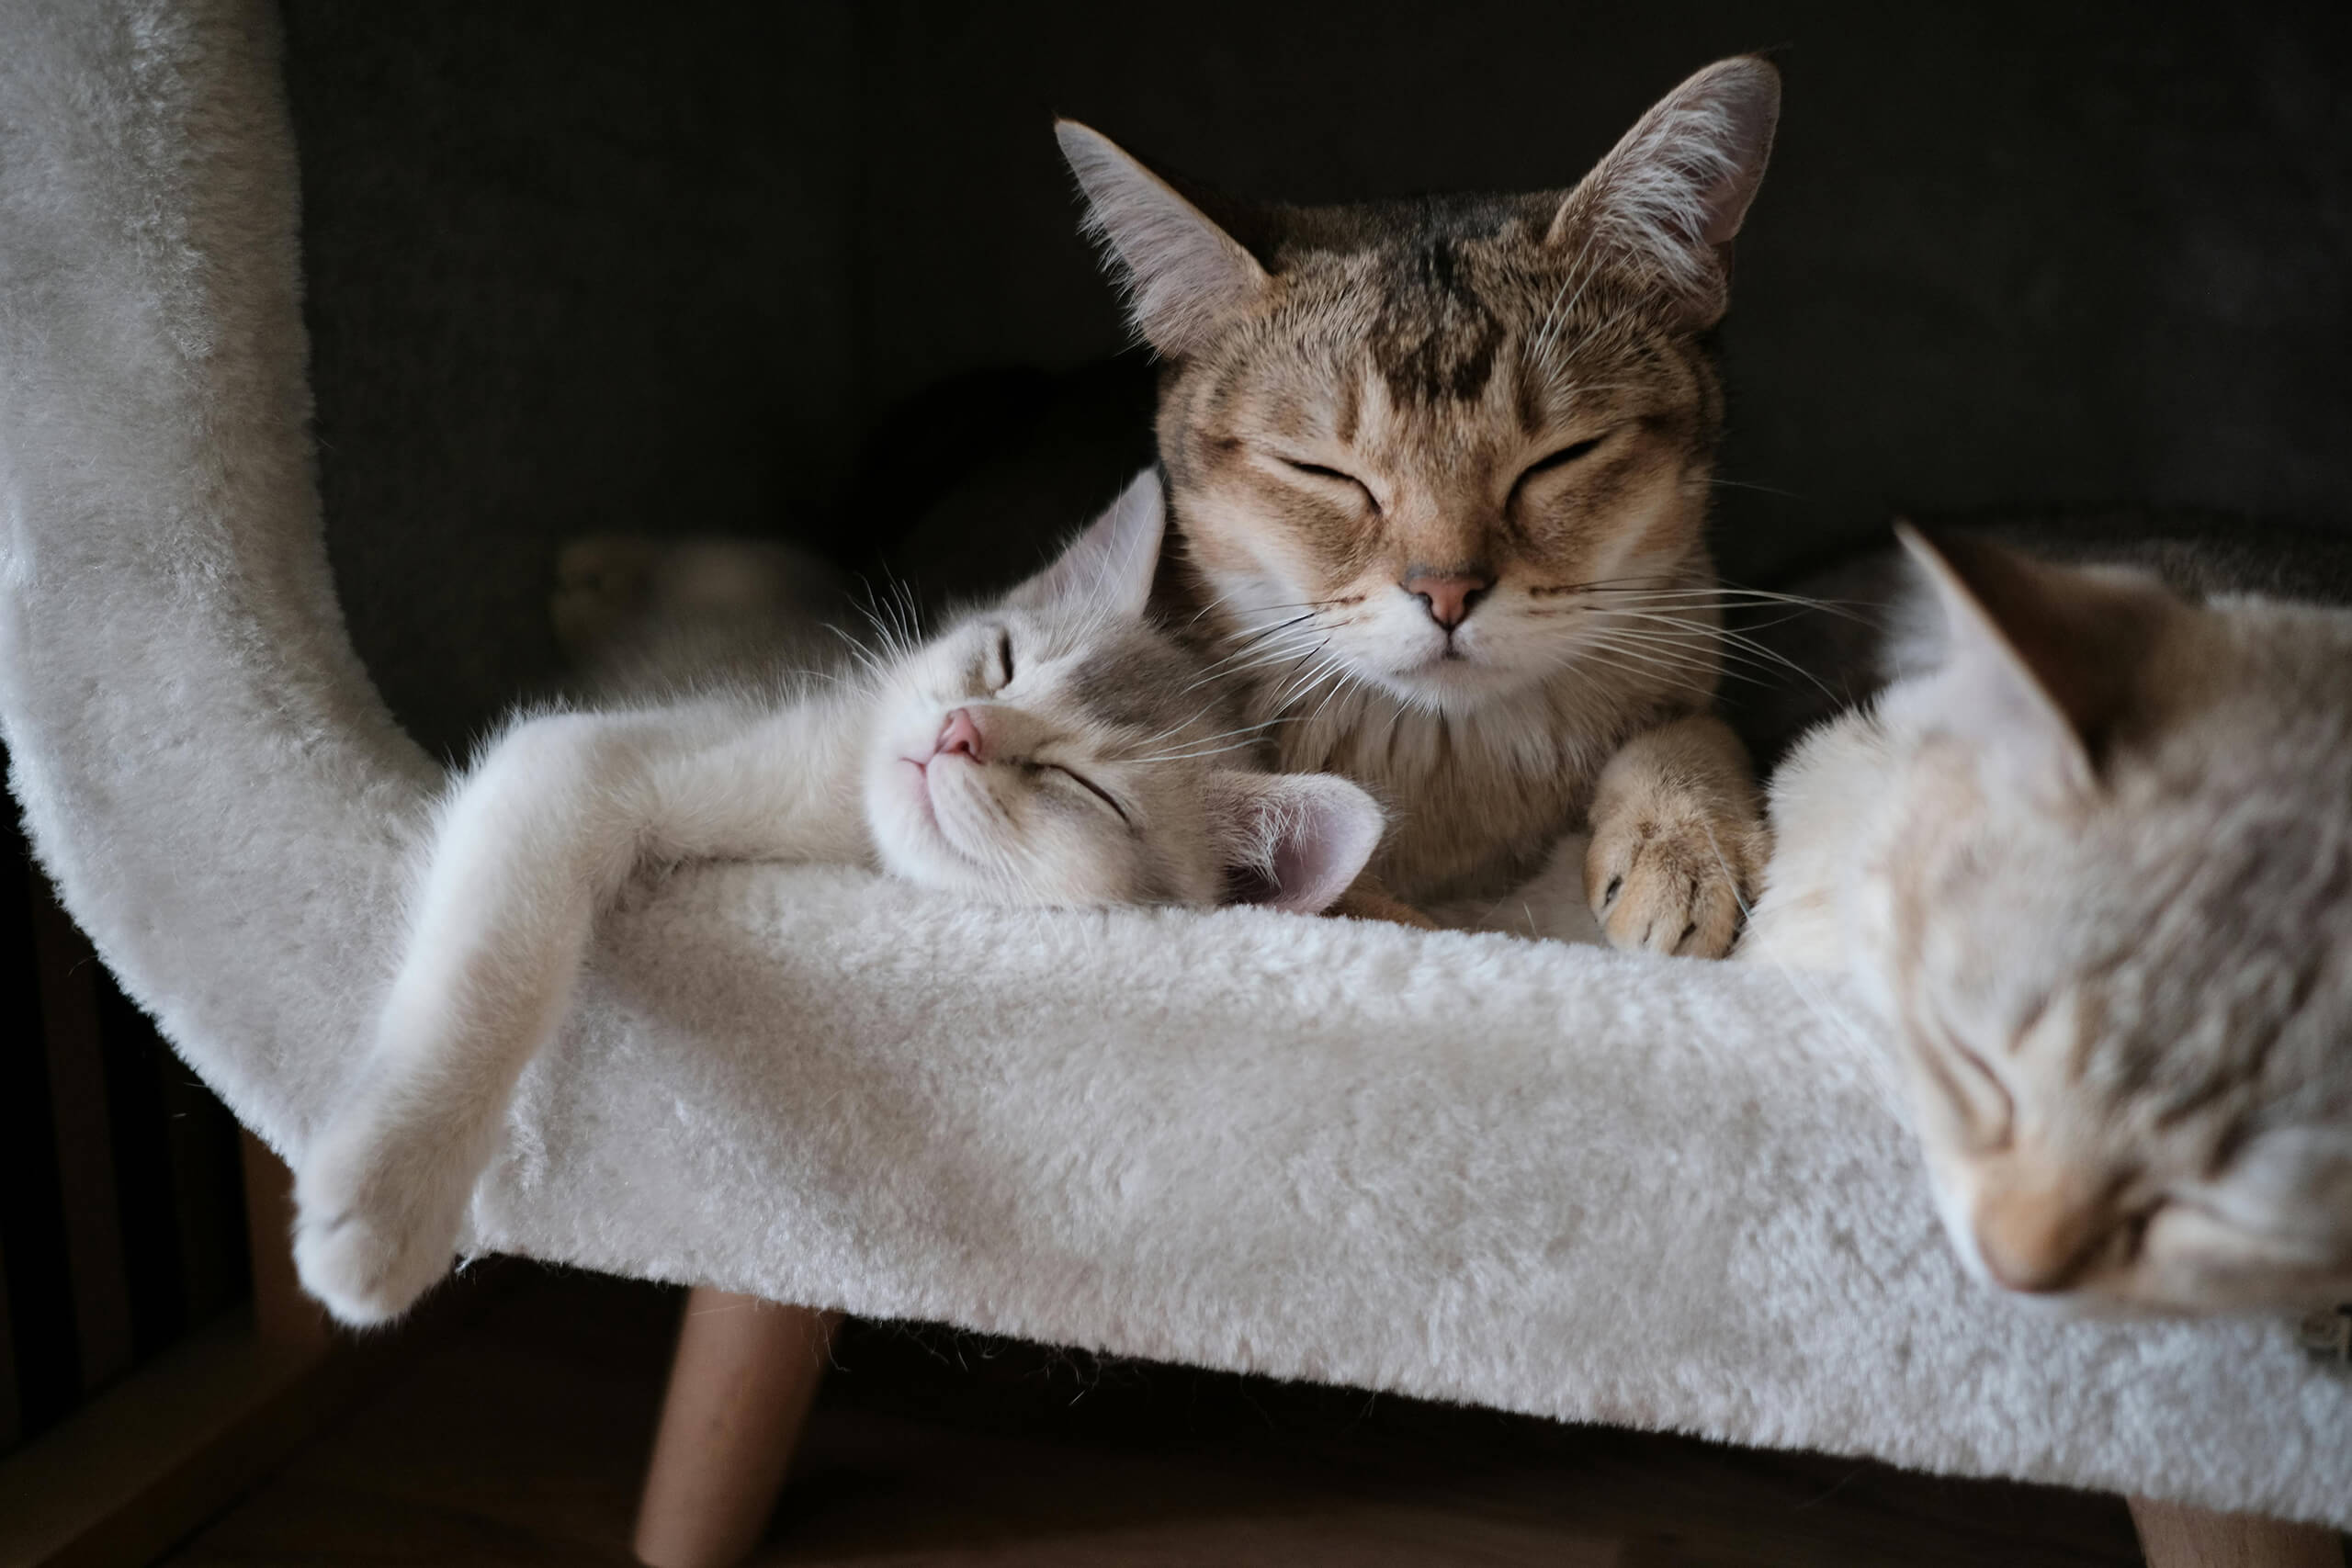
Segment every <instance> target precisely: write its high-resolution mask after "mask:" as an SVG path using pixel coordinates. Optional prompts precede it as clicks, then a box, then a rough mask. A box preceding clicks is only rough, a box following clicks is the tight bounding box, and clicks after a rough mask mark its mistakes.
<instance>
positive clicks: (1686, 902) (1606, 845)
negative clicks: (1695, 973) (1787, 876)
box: [1584, 812, 1755, 958]
mask: <svg viewBox="0 0 2352 1568" xmlns="http://www.w3.org/2000/svg"><path fill="white" fill-rule="evenodd" d="M1754 832H1755V830H1754V829H1753V828H1752V827H1751V826H1750V825H1749V824H1748V823H1747V821H1745V820H1743V819H1742V818H1737V817H1733V816H1730V815H1728V814H1726V815H1724V816H1723V817H1721V818H1712V819H1711V818H1708V817H1707V816H1705V815H1703V814H1697V813H1693V814H1690V815H1679V814H1678V815H1676V816H1673V817H1665V816H1650V815H1647V814H1644V813H1635V812H1623V813H1620V814H1618V816H1617V817H1616V818H1614V819H1613V820H1611V822H1609V823H1607V824H1606V825H1601V824H1596V825H1595V831H1594V833H1593V836H1592V845H1591V848H1589V850H1587V851H1586V852H1585V863H1584V866H1585V871H1584V881H1585V894H1586V897H1588V898H1589V900H1590V902H1591V906H1592V912H1593V915H1594V918H1596V919H1599V920H1600V930H1601V934H1602V935H1603V936H1605V937H1606V938H1608V940H1609V943H1610V945H1611V946H1612V947H1619V948H1627V949H1633V950H1637V951H1646V952H1650V953H1679V954H1680V955H1681V956H1683V957H1686V958H1721V957H1722V956H1723V955H1724V953H1728V952H1730V951H1731V944H1732V942H1733V939H1734V938H1736V937H1737V936H1738V934H1739V919H1740V912H1741V908H1742V907H1743V904H1744V901H1745V900H1746V898H1747V893H1748V888H1749V886H1750V884H1751V882H1752V878H1753V872H1752V870H1751V868H1750V865H1749V862H1750V860H1751V858H1752V856H1753V849H1752V840H1753V838H1754Z"/></svg>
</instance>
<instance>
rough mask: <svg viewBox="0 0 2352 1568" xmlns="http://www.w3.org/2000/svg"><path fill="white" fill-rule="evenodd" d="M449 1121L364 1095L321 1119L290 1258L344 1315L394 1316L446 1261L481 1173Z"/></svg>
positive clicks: (298, 1186) (355, 1318)
mask: <svg viewBox="0 0 2352 1568" xmlns="http://www.w3.org/2000/svg"><path fill="white" fill-rule="evenodd" d="M468 1155H469V1151H468V1150H465V1149H461V1148H457V1147H453V1146H452V1145H451V1141H450V1139H449V1135H448V1130H447V1128H441V1127H435V1126H432V1125H430V1124H427V1125H422V1126H404V1125H402V1124H401V1122H400V1121H399V1120H398V1119H397V1118H395V1117H388V1116H385V1115H382V1114H380V1113H379V1112H377V1111H375V1109H374V1108H373V1107H370V1106H368V1105H365V1104H363V1105H360V1106H358V1107H356V1108H355V1109H354V1111H351V1112H347V1113H346V1114H345V1115H342V1116H339V1117H337V1118H336V1119H335V1120H334V1122H330V1123H329V1124H328V1125H327V1126H326V1127H325V1128H324V1129H322V1131H321V1132H320V1134H319V1135H318V1137H317V1138H316V1139H314V1140H313V1141H312V1143H311V1147H310V1148H309V1150H308V1151H307V1152H306V1153H305V1154H304V1156H303V1157H302V1161H301V1165H300V1169H299V1170H297V1171H296V1173H295V1179H294V1209H295V1214H294V1268H295V1271H296V1272H297V1273H298V1274H300V1276H301V1280H302V1285H303V1288H304V1289H305V1290H308V1291H309V1292H311V1294H312V1295H314V1296H316V1297H318V1299H319V1300H320V1301H322V1302H324V1303H326V1305H327V1310H328V1311H330V1312H332V1313H333V1314H334V1315H335V1316H336V1318H338V1319H339V1320H341V1321H342V1322H345V1323H347V1324H351V1325H355V1326H357V1327H371V1326H373V1325H378V1324H383V1323H389V1322H390V1321H391V1320H392V1319H393V1318H396V1317H398V1316H400V1315H401V1314H402V1313H404V1312H406V1311H407V1310H408V1309H409V1308H410V1307H411V1306H412V1305H413V1304H414V1303H415V1302H416V1299H417V1298H418V1297H419V1296H421V1295H423V1294H424V1292H426V1291H428V1290H430V1289H431V1288H432V1287H433V1286H434V1285H435V1283H436V1282H437V1281H438V1280H440V1279H441V1277H442V1276H443V1275H445V1274H447V1272H448V1271H449V1262H450V1258H452V1256H453V1255H454V1254H455V1252H456V1250H457V1242H458V1228H459V1226H460V1225H462V1224H464V1221H465V1214H466V1205H467V1203H468V1201H469V1200H470V1199H471V1197H472V1193H473V1185H474V1178H475V1176H476V1174H477V1171H476V1168H475V1163H476V1162H475V1161H473V1160H472V1159H470V1158H469V1157H468Z"/></svg>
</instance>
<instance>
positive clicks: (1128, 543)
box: [1012, 468, 1168, 621]
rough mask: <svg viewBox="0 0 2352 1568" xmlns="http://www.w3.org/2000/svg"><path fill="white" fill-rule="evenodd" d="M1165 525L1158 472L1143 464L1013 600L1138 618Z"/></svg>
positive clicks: (1036, 606) (1043, 607) (1031, 605)
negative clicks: (1141, 468) (1123, 487)
mask: <svg viewBox="0 0 2352 1568" xmlns="http://www.w3.org/2000/svg"><path fill="white" fill-rule="evenodd" d="M1167 526H1168V507H1167V503H1166V501H1165V500H1164V498H1163V497H1162V496H1161V494H1160V490H1159V471H1158V470H1157V469H1154V468H1146V469H1145V470H1144V471H1143V472H1141V473H1139V474H1137V475H1136V477H1135V479H1133V480H1132V481H1131V482H1130V483H1129V484H1128V486H1127V488H1126V489H1125V490H1123V491H1120V492H1119V499H1118V500H1116V501H1114V502H1112V503H1111V506H1110V510H1108V511H1107V512H1105V513H1103V515H1102V516H1100V517H1097V518H1096V519H1095V520H1094V521H1093V522H1091V523H1090V524H1088V525H1086V531H1085V532H1084V533H1082V534H1080V535H1079V536H1078V537H1077V538H1075V539H1072V540H1071V541H1070V542H1069V546H1068V547H1066V548H1064V549H1063V551H1062V553H1061V554H1060V555H1059V556H1058V557H1057V558H1055V560H1054V564H1053V565H1051V566H1049V567H1047V568H1046V570H1043V571H1041V572H1039V573H1038V574H1037V575H1036V576H1035V577H1033V578H1031V579H1030V580H1029V581H1026V582H1024V583H1023V584H1022V585H1021V586H1020V587H1018V588H1016V589H1014V590H1013V591H1012V603H1014V604H1022V605H1025V606H1027V607H1029V608H1031V609H1036V610H1065V611H1067V610H1091V611H1098V612H1100V613H1101V614H1103V615H1106V616H1109V617H1111V618H1112V619H1114V620H1123V621H1125V620H1134V619H1136V618H1137V617H1139V616H1141V615H1142V614H1143V611H1144V605H1145V604H1146V603H1147V602H1148V601H1149V600H1150V598H1151V580H1152V578H1153V576H1154V575H1155V574H1157V573H1158V571H1159V541H1160V536H1162V535H1163V534H1164V533H1165V532H1166V531H1167Z"/></svg>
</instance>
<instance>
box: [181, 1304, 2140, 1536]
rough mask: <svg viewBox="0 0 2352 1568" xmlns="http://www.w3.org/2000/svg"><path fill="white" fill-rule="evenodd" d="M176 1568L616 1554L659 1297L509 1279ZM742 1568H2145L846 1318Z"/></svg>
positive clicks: (1568, 1452)
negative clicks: (2115, 1567)
mask: <svg viewBox="0 0 2352 1568" xmlns="http://www.w3.org/2000/svg"><path fill="white" fill-rule="evenodd" d="M514 1273H515V1276H516V1277H515V1278H511V1279H510V1280H509V1281H508V1282H507V1284H506V1286H505V1287H504V1288H503V1289H500V1290H497V1291H494V1292H485V1299H484V1303H483V1305H482V1306H481V1309H480V1310H479V1311H478V1312H477V1313H475V1314H473V1316H472V1320H471V1321H469V1322H468V1323H466V1324H464V1325H462V1326H460V1327H458V1328H457V1329H455V1330H453V1331H451V1332H450V1333H448V1334H447V1336H446V1337H443V1338H442V1339H441V1340H440V1341H439V1342H437V1343H435V1344H434V1345H432V1346H431V1347H429V1348H425V1349H424V1350H422V1351H420V1352H419V1354H418V1355H417V1356H416V1358H415V1359H414V1360H413V1362H411V1363H409V1364H408V1365H406V1366H405V1367H404V1368H403V1370H402V1371H401V1373H400V1374H399V1375H398V1376H397V1377H396V1378H395V1379H394V1380H393V1381H392V1382H391V1383H390V1384H389V1385H388V1386H386V1387H385V1388H383V1389H382V1390H381V1391H380V1392H379V1393H377V1394H375V1395H374V1396H373V1397H372V1398H371V1399H370V1400H368V1402H367V1403H365V1404H361V1405H360V1406H358V1407H357V1408H356V1409H355V1410H353V1411H352V1412H351V1413H350V1414H349V1415H348V1416H345V1417H344V1418H343V1419H341V1420H340V1421H339V1422H337V1423H336V1424H335V1425H334V1426H333V1427H330V1428H329V1429H327V1430H326V1431H325V1432H323V1433H322V1435H321V1436H320V1437H319V1438H317V1439H316V1440H315V1441H314V1442H312V1443H311V1445H310V1446H309V1448H308V1449H307V1450H305V1451H304V1452H303V1453H302V1454H301V1455H300V1457H299V1458H298V1459H297V1460H296V1461H294V1462H293V1463H292V1464H291V1465H289V1466H288V1468H287V1469H286V1470H284V1471H283V1472H280V1473H279V1474H277V1476H276V1477H274V1478H273V1479H272V1480H270V1481H268V1482H267V1483H265V1484H263V1485H262V1486H261V1487H260V1488H259V1489H257V1490H256V1491H255V1492H254V1493H253V1494H251V1495H248V1496H247V1497H246V1498H245V1499H243V1501H242V1502H241V1503H239V1504H238V1505H237V1506H234V1507H233V1508H232V1509H231V1510H230V1511H229V1512H227V1513H226V1514H224V1515H223V1516H221V1517H219V1518H218V1519H216V1520H214V1521H213V1522H212V1523H211V1524H210V1525H209V1526H207V1527H206V1528H205V1529H203V1530H201V1531H200V1532H199V1533H198V1535H197V1536H196V1537H195V1538H194V1539H193V1540H189V1541H187V1543H186V1544H185V1545H184V1546H183V1547H181V1548H180V1550H178V1551H176V1552H175V1554H174V1555H172V1556H171V1557H170V1558H168V1559H167V1560H166V1561H168V1562H171V1563H174V1564H178V1565H184V1568H196V1565H198V1564H203V1565H207V1568H215V1565H222V1564H232V1563H255V1564H259V1563H271V1564H280V1563H283V1564H294V1563H301V1564H322V1565H325V1564H338V1563H367V1564H391V1563H428V1562H429V1563H448V1564H477V1563H559V1562H560V1563H581V1562H627V1561H628V1551H627V1544H626V1543H627V1541H628V1531H629V1523H630V1512H631V1509H632V1507H633V1506H634V1503H635V1499H636V1486H637V1483H638V1478H639V1472H640V1471H641V1469H642V1466H643V1464H644V1461H645V1457H646V1448H647V1445H648V1443H649V1441H650V1436H651V1432H652V1427H653V1416H654V1411H655V1407H656V1404H657V1402H658V1399H659V1397H660V1393H661V1380H662V1369H663V1363H664V1359H665V1357H666V1355H667V1353H668V1348H669V1340H670V1336H671V1334H672V1332H673V1328H674V1325H675V1317H676V1313H677V1311H678V1303H679V1301H680V1297H679V1296H678V1295H677V1294H676V1293H674V1292H664V1291H661V1290H657V1289H655V1288H653V1287H650V1286H644V1285H634V1284H625V1283H621V1282H617V1281H612V1280H597V1279H593V1278H590V1277H587V1276H582V1275H576V1274H565V1273H560V1272H554V1271H540V1270H536V1269H520V1268H519V1267H518V1268H517V1269H515V1271H514ZM836 1360H837V1363H838V1370H837V1371H835V1372H834V1373H833V1374H832V1375H831V1378H830V1379H829V1381H828V1383H827V1385H826V1393H825V1396H824V1403H823V1404H822V1405H821V1406H820V1410H819V1412H818V1414H817V1416H816V1417H815V1419H814V1421H813V1422H812V1424H811V1427H810V1429H809V1438H808V1440H807V1444H806V1447H805V1448H804V1450H803V1452H802V1456H801V1459H800V1461H799V1462H798V1464H797V1467H796V1469H795V1472H794V1475H793V1479H792V1481H791V1483H790V1484H789V1486H788V1487H787V1489H786V1500H785V1503H784V1506H783V1507H782V1509H781V1510H780V1512H779V1514H778V1516H777V1518H776V1520H775V1526H774V1528H773V1529H771V1531H770V1533H769V1537H768V1540H767V1543H766V1545H765V1546H764V1547H763V1549H762V1551H761V1553H760V1555H759V1557H758V1558H757V1561H758V1562H762V1563H777V1564H781V1563H796V1564H817V1563H844V1564H846V1563H857V1564H861V1565H870V1568H884V1565H892V1568H896V1565H909V1568H911V1565H916V1564H922V1565H932V1564H949V1563H958V1564H960V1563H974V1562H1019V1563H1024V1564H1027V1563H1034V1564H1040V1565H1046V1568H1077V1565H1080V1564H1107V1563H1122V1564H1150V1565H1152V1568H1175V1565H1179V1564H1203V1565H1207V1564H1217V1565H1227V1564H1233V1565H1247V1564H1269V1565H1272V1564H1281V1565H1284V1568H1290V1565H1301V1568H1306V1565H1316V1564H1348V1565H1351V1568H1352V1565H1358V1564H1363V1565H1383V1564H1397V1565H1405V1564H1413V1565H1420V1564H1451V1563H1465V1564H1466V1563H1476V1564H1487V1565H1502V1564H1514V1563H1546V1564H1559V1565H1564V1568H1584V1565H1588V1564H1592V1565H1598V1564H1623V1565H1627V1568H1632V1565H1643V1568H1648V1565H1652V1564H1665V1563H1691V1564H1723V1565H1726V1568H1728V1565H1733V1564H1737V1565H1741V1568H1747V1565H1751V1564H1752V1565H1755V1568H1787V1565H1790V1564H1824V1565H1831V1568H1838V1565H1845V1564H1855V1565H1860V1564H1871V1565H1873V1568H1875V1565H1879V1564H1895V1563H1900V1564H1904V1565H1905V1568H1915V1565H1916V1568H1932V1565H1936V1564H1947V1563H1949V1564H1962V1563H1966V1564H1980V1563H1998V1564H2003V1565H2005V1568H2041V1565H2045V1564H2046V1565H2051V1568H2055V1565H2058V1564H2070V1565H2086V1564H2126V1563H2137V1562H2139V1560H2140V1559H2139V1553H2138V1550H2137V1548H2136V1547H2135V1545H2134V1544H2133V1539H2132V1535H2131V1524H2130V1522H2129V1520H2128V1519H2127V1517H2126V1516H2125V1512H2124V1507H2123V1505H2122V1504H2121V1502H2120V1501H2119V1500H2117V1499H2115V1498H2111V1497H2101V1496H2094V1495H2086V1494H2079V1493H2069V1492H2062V1491H2054V1490H2049V1489H2042V1488H2032V1487H2022V1486H2009V1485H1995V1484H1986V1483H1961V1482H1951V1481H1940V1480H1935V1479H1931V1478H1927V1477H1921V1476H1915V1475H1906V1474H1903V1473H1900V1472H1894V1471H1891V1470H1888V1469H1885V1468H1883V1467H1881V1466H1877V1465H1871V1464H1858V1463H1855V1462H1852V1461H1843V1460H1830V1459H1823V1458H1819V1457H1815V1456H1810V1455H1789V1454H1772V1453H1764V1452H1758V1451H1753V1450H1741V1449H1730V1448H1724V1447H1719V1446H1715V1445H1711V1444H1705V1443H1700V1442H1695V1441H1688V1440H1683V1439H1679V1438H1655V1437H1643V1436H1637V1435H1634V1434H1631V1433H1624V1432H1616V1431H1606V1430H1599V1429H1593V1428H1585V1427H1559V1426H1555V1425H1552V1424H1549V1423H1545V1422H1539V1421H1530V1420H1522V1419H1519V1418H1516V1417H1509V1416H1498V1415H1495V1414H1492V1413H1490V1412H1484V1411H1475V1410H1458V1409H1453V1408H1447V1407H1442V1406H1436V1405H1429V1404H1419V1403H1416V1402H1413V1401H1409V1400H1401V1399H1395V1398H1388V1397H1382V1398H1377V1399H1374V1398H1369V1397H1367V1396H1365V1395H1363V1394H1362V1393H1349V1392H1344V1391H1340V1390H1330V1389H1314V1388H1300V1387H1288V1386H1283V1385H1279V1384H1274V1383H1269V1382H1262V1381H1259V1380H1252V1379H1244V1378H1237V1377H1227V1376H1219V1375H1212V1374H1204V1373H1194V1372H1189V1371H1182V1370H1180V1369H1174V1368H1169V1367H1161V1366H1147V1365H1138V1364H1134V1363H1103V1362H1098V1361H1096V1360H1094V1359H1091V1358H1088V1357H1069V1356H1063V1355H1057V1354H1054V1353H1050V1352H1046V1351H1041V1350H1038V1349H1036V1348H1033V1347H1027V1346H1019V1345H1011V1344H1006V1343H1002V1342H999V1341H992V1340H983V1339H979V1338H976V1337H971V1336H961V1335H954V1334H950V1333H947V1332H945V1331H943V1330H936V1329H909V1328H904V1327H899V1326H896V1325H851V1327H850V1328H849V1329H848V1330H847V1331H845V1333H844V1336H843V1338H842V1343H841V1346H840V1348H839V1349H838V1351H837V1353H836Z"/></svg>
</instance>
